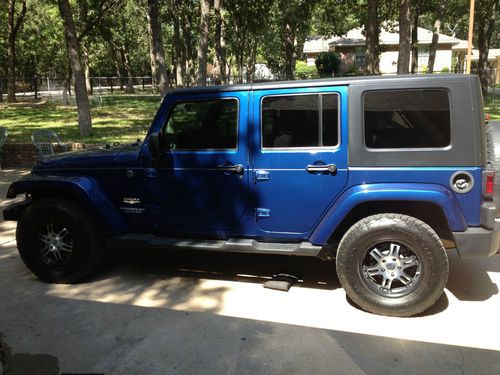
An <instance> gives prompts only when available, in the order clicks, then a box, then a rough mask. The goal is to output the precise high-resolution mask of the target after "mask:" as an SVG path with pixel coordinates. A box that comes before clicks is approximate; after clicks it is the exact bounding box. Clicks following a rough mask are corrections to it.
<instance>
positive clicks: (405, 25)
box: [397, 0, 411, 74]
mask: <svg viewBox="0 0 500 375" xmlns="http://www.w3.org/2000/svg"><path fill="white" fill-rule="evenodd" d="M410 54H411V20H410V1H409V0H399V53H398V70H397V72H398V74H408V73H409V72H410Z"/></svg>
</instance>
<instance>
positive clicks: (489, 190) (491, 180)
mask: <svg viewBox="0 0 500 375" xmlns="http://www.w3.org/2000/svg"><path fill="white" fill-rule="evenodd" d="M494 194H495V171H492V170H486V171H484V178H483V197H484V198H485V199H493V196H494Z"/></svg>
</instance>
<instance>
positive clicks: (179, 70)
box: [172, 0, 217, 86]
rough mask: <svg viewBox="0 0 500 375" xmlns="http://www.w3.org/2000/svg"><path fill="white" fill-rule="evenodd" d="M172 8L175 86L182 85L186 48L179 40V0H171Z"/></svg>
mask: <svg viewBox="0 0 500 375" xmlns="http://www.w3.org/2000/svg"><path fill="white" fill-rule="evenodd" d="M216 1H217V0H216ZM172 8H173V14H172V19H173V26H174V34H173V38H172V42H173V55H174V56H173V57H174V65H175V82H176V84H177V86H184V79H185V78H186V50H185V46H184V45H183V43H182V42H181V27H180V20H179V18H180V17H179V14H180V11H181V8H180V0H173V3H172Z"/></svg>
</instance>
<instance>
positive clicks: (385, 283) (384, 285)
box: [380, 277, 392, 290]
mask: <svg viewBox="0 0 500 375" xmlns="http://www.w3.org/2000/svg"><path fill="white" fill-rule="evenodd" d="M380 286H381V287H382V288H384V289H388V290H390V289H391V286H392V279H390V278H387V277H384V279H383V280H382V284H381V285H380Z"/></svg>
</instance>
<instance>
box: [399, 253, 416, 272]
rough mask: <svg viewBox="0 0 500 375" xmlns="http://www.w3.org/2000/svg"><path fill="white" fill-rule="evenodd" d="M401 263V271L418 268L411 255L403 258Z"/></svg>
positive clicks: (414, 257) (414, 258)
mask: <svg viewBox="0 0 500 375" xmlns="http://www.w3.org/2000/svg"><path fill="white" fill-rule="evenodd" d="M401 263H402V265H401V268H402V269H403V270H405V269H407V268H410V267H414V266H418V260H417V257H416V256H415V255H411V256H409V257H406V258H404V260H403V261H402V262H401Z"/></svg>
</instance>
